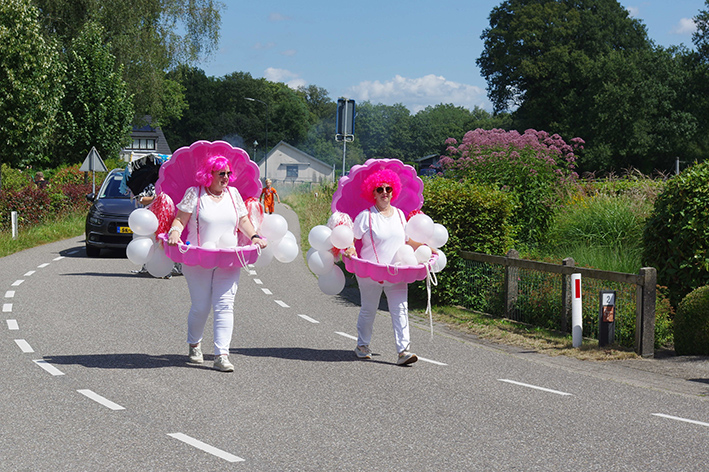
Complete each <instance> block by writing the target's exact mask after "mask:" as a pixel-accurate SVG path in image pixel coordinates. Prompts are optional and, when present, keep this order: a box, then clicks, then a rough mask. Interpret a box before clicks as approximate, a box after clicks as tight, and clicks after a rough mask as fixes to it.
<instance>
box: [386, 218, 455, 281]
mask: <svg viewBox="0 0 709 472" xmlns="http://www.w3.org/2000/svg"><path fill="white" fill-rule="evenodd" d="M406 235H407V236H408V237H409V239H412V240H414V241H416V242H419V243H422V244H423V245H422V246H419V247H418V248H417V249H416V250H415V251H414V249H413V248H412V247H411V246H409V245H408V244H404V245H403V246H402V247H401V248H399V250H398V251H397V253H396V256H395V257H394V264H399V265H416V264H423V263H425V262H428V261H429V260H430V259H431V255H432V251H431V248H434V249H436V251H437V252H438V259H437V260H436V262H435V263H434V264H433V267H432V268H431V270H432V271H433V272H440V271H442V270H443V269H444V268H445V266H446V262H447V259H446V255H445V254H444V253H443V251H441V250H440V248H441V247H442V246H443V245H444V244H446V243H447V242H448V230H447V229H446V227H445V226H443V225H442V224H440V223H434V222H433V220H432V219H431V217H430V216H428V215H426V214H424V213H420V212H419V213H417V214H415V215H413V216H412V217H411V218H409V221H408V223H407V224H406Z"/></svg>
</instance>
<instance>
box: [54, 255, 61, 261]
mask: <svg viewBox="0 0 709 472" xmlns="http://www.w3.org/2000/svg"><path fill="white" fill-rule="evenodd" d="M62 259H64V256H59V257H55V258H54V259H52V260H53V261H61V260H62Z"/></svg>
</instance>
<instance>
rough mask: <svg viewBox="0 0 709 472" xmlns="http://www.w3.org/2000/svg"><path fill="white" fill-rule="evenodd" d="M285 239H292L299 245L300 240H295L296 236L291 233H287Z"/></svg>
mask: <svg viewBox="0 0 709 472" xmlns="http://www.w3.org/2000/svg"><path fill="white" fill-rule="evenodd" d="M283 239H291V240H293V242H294V243H296V244H298V240H297V239H295V234H293V233H291V232H290V231H286V234H285V235H283Z"/></svg>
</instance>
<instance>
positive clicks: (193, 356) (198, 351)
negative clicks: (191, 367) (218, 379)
mask: <svg viewBox="0 0 709 472" xmlns="http://www.w3.org/2000/svg"><path fill="white" fill-rule="evenodd" d="M189 356H190V360H189V361H188V362H189V363H190V364H202V363H204V356H202V345H201V344H197V345H196V346H190V354H189Z"/></svg>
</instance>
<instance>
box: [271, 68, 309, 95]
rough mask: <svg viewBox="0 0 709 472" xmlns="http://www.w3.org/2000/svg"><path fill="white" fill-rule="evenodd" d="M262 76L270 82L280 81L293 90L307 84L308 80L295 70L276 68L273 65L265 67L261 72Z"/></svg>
mask: <svg viewBox="0 0 709 472" xmlns="http://www.w3.org/2000/svg"><path fill="white" fill-rule="evenodd" d="M263 78H264V79H266V80H269V81H271V82H282V83H284V84H286V85H287V86H288V87H290V88H292V89H293V90H295V89H297V88H298V87H305V86H306V85H308V82H307V81H305V80H304V79H302V78H301V77H300V76H299V75H298V74H296V73H295V72H291V71H289V70H286V69H276V68H275V67H269V68H268V69H266V70H265V71H264V73H263Z"/></svg>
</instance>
